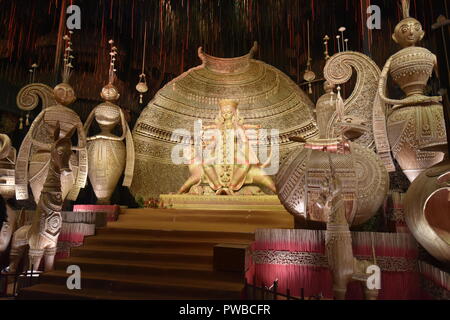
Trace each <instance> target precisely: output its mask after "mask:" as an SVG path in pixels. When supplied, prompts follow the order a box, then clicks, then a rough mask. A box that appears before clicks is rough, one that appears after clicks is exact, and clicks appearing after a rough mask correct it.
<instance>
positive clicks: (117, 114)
mask: <svg viewBox="0 0 450 320" xmlns="http://www.w3.org/2000/svg"><path fill="white" fill-rule="evenodd" d="M110 43H111V45H113V42H111V41H110ZM116 54H117V53H116V50H115V47H112V51H111V64H110V69H111V70H110V79H109V83H108V84H107V85H106V86H104V87H103V89H102V92H101V94H100V95H101V97H102V98H103V99H104V100H105V102H103V103H101V104H99V105H98V106H97V107H95V108H94V110H92V112H91V113H90V115H89V116H88V118H87V120H86V123H85V125H84V130H85V132H86V136H88V134H89V129H90V127H91V124H92V121H93V120H94V118H95V121H96V122H97V123H98V125H99V127H100V131H101V132H100V133H99V134H96V135H95V136H91V137H88V138H87V141H88V142H87V152H88V163H89V170H88V175H89V181H90V182H91V184H92V188H93V189H94V193H95V195H96V197H97V203H98V204H110V199H111V195H112V194H113V192H114V189H115V188H116V185H117V182H118V181H119V179H120V176H121V175H122V173H124V171H125V178H124V180H123V185H124V186H127V187H129V186H130V185H131V182H132V180H133V170H134V144H133V139H132V137H131V132H130V128H129V127H128V124H127V122H126V120H125V115H124V113H123V111H122V109H121V108H120V107H119V106H117V105H116V104H114V101H116V100H118V99H119V96H120V95H119V92H118V90H117V88H116V87H115V86H114V85H113V80H114V60H115V56H116ZM119 122H120V126H121V129H122V135H121V136H120V137H118V136H116V135H114V134H113V133H112V130H113V129H114V128H115V127H116V126H117V125H118V124H119ZM125 139H126V144H125V143H124V140H125Z"/></svg>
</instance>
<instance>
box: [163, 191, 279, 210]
mask: <svg viewBox="0 0 450 320" xmlns="http://www.w3.org/2000/svg"><path fill="white" fill-rule="evenodd" d="M160 200H161V203H162V204H163V206H164V207H166V208H169V209H194V210H222V211H225V210H226V211H236V210H237V211H242V210H254V211H286V210H285V209H284V207H283V205H282V204H281V202H280V200H279V199H278V197H277V196H276V195H260V196H254V195H253V196H251V195H248V196H246V195H234V196H232V197H230V196H216V195H191V194H162V195H160Z"/></svg>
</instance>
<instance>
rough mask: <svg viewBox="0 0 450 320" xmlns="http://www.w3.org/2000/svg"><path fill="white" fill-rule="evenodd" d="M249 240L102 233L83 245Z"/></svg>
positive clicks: (185, 244)
mask: <svg viewBox="0 0 450 320" xmlns="http://www.w3.org/2000/svg"><path fill="white" fill-rule="evenodd" d="M251 242H252V241H251V240H245V239H233V238H228V239H227V238H201V237H200V238H196V237H183V238H180V237H174V236H172V237H165V238H163V237H156V236H145V235H143V236H133V235H129V236H126V235H115V234H109V235H108V234H102V235H97V236H91V237H87V238H86V239H85V240H84V246H90V245H105V246H111V245H115V246H122V247H130V246H131V247H138V248H141V247H145V248H160V247H165V248H174V247H176V248H210V247H213V246H215V245H217V244H220V243H233V244H250V243H251Z"/></svg>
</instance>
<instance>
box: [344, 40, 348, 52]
mask: <svg viewBox="0 0 450 320" xmlns="http://www.w3.org/2000/svg"><path fill="white" fill-rule="evenodd" d="M344 42H345V51H348V39H345V40H344Z"/></svg>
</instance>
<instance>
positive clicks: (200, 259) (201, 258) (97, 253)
mask: <svg viewBox="0 0 450 320" xmlns="http://www.w3.org/2000/svg"><path fill="white" fill-rule="evenodd" d="M70 256H71V257H86V258H89V257H91V258H105V259H119V260H126V261H128V260H141V261H179V262H185V263H189V262H194V263H212V261H213V248H197V249H196V248H139V247H119V246H100V245H99V246H94V245H86V246H80V247H75V248H72V249H71V250H70Z"/></svg>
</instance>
